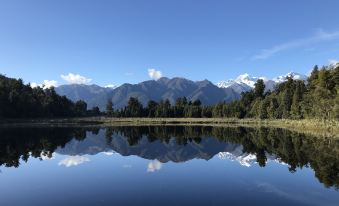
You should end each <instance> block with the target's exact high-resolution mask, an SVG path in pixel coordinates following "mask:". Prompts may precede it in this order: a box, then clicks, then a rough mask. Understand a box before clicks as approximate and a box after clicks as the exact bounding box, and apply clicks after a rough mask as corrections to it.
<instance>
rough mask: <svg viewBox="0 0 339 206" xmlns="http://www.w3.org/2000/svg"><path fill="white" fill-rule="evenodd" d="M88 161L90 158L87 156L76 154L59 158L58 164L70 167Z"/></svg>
mask: <svg viewBox="0 0 339 206" xmlns="http://www.w3.org/2000/svg"><path fill="white" fill-rule="evenodd" d="M89 161H90V160H89V158H88V157H83V156H79V155H76V156H69V157H67V158H65V159H63V160H61V161H60V162H59V164H58V165H63V166H65V167H72V166H77V165H80V164H83V163H85V162H89Z"/></svg>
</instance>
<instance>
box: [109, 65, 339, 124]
mask: <svg viewBox="0 0 339 206" xmlns="http://www.w3.org/2000/svg"><path fill="white" fill-rule="evenodd" d="M106 114H107V116H111V117H179V118H180V117H197V118H199V117H206V118H210V117H217V118H223V117H224V118H260V119H305V118H319V119H339V64H337V65H336V66H327V67H325V66H324V67H322V68H321V69H319V68H318V66H315V67H314V68H313V70H312V72H311V75H310V76H309V78H308V79H307V81H302V80H294V79H293V77H288V78H287V80H286V81H285V82H283V83H280V84H278V85H277V86H276V87H275V89H274V90H273V91H267V92H265V84H264V81H263V80H261V79H260V80H258V81H257V82H256V84H255V88H254V89H253V90H251V91H248V92H243V93H242V94H241V98H240V100H236V101H233V102H230V103H226V102H220V103H218V104H216V105H213V106H203V105H202V104H201V101H200V100H196V101H193V102H192V101H188V100H187V98H186V97H180V98H178V99H176V101H175V103H174V104H173V105H171V103H170V101H169V100H161V101H160V102H155V101H153V100H150V101H149V102H148V103H147V105H146V106H145V107H144V106H143V105H142V104H141V103H140V102H139V101H138V99H137V98H135V97H131V98H130V99H129V101H128V104H127V106H125V107H124V108H121V109H117V110H115V109H114V108H113V103H112V101H110V100H109V101H108V103H107V106H106Z"/></svg>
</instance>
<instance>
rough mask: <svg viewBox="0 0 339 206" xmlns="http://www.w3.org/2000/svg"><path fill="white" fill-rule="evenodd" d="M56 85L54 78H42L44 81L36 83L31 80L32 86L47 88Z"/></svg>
mask: <svg viewBox="0 0 339 206" xmlns="http://www.w3.org/2000/svg"><path fill="white" fill-rule="evenodd" d="M57 86H58V82H57V81H55V80H44V82H43V83H42V84H38V83H36V82H31V87H32V88H35V87H41V88H43V89H47V88H51V87H57Z"/></svg>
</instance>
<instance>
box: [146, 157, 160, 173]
mask: <svg viewBox="0 0 339 206" xmlns="http://www.w3.org/2000/svg"><path fill="white" fill-rule="evenodd" d="M161 167H162V163H161V162H159V160H157V159H155V160H153V161H152V162H150V163H148V166H147V172H155V171H158V170H160V169H161Z"/></svg>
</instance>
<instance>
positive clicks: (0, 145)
mask: <svg viewBox="0 0 339 206" xmlns="http://www.w3.org/2000/svg"><path fill="white" fill-rule="evenodd" d="M338 171H339V140H335V139H331V138H318V137H314V136H309V135H305V134H300V133H296V132H291V131H288V130H283V129H273V128H244V127H212V126H117V127H78V128H73V127H72V128H71V127H53V128H1V129H0V205H1V206H7V205H10V206H17V205H20V206H21V205H23V206H39V205H321V206H325V205H339V191H338V188H339V175H338Z"/></svg>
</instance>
